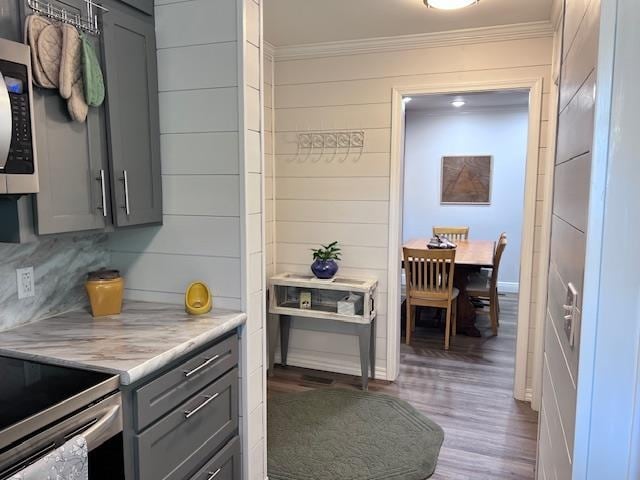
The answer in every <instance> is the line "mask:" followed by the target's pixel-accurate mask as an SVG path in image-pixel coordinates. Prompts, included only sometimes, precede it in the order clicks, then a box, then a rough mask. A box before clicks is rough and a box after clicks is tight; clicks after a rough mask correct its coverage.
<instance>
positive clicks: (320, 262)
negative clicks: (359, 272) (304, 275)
mask: <svg viewBox="0 0 640 480" xmlns="http://www.w3.org/2000/svg"><path fill="white" fill-rule="evenodd" d="M311 251H312V252H313V263H312V264H311V271H312V272H313V274H314V275H315V276H316V277H317V278H320V279H323V280H328V279H330V278H333V277H334V275H335V274H336V273H338V264H337V263H336V260H341V258H340V247H339V246H338V242H337V241H335V242H331V243H330V244H329V245H321V246H320V248H317V249H312V250H311Z"/></svg>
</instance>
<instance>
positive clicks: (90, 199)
mask: <svg viewBox="0 0 640 480" xmlns="http://www.w3.org/2000/svg"><path fill="white" fill-rule="evenodd" d="M22 6H23V16H24V15H30V14H31V13H32V12H31V10H30V8H29V7H28V5H27V1H26V0H25V1H24V2H23V4H22ZM64 7H65V8H66V9H67V10H68V11H70V12H77V13H80V14H82V13H83V12H84V7H85V2H84V1H83V0H65V2H64ZM21 23H22V24H24V22H21ZM89 38H91V41H92V42H93V45H94V47H96V48H97V53H98V54H99V52H100V49H99V39H98V38H96V37H89ZM33 101H34V116H35V124H36V128H35V133H36V146H37V151H38V167H39V175H40V193H39V194H38V195H37V196H36V202H35V211H36V227H37V228H36V230H37V232H38V233H39V234H49V233H61V232H72V231H79V230H94V229H102V228H105V226H106V225H107V223H108V222H109V215H110V212H109V207H108V202H109V191H108V188H109V186H108V178H109V177H108V175H109V173H108V170H107V168H108V163H107V160H108V159H107V136H106V123H105V118H104V107H100V108H91V109H90V110H89V115H88V117H87V120H86V122H85V123H78V122H74V121H72V120H71V117H70V116H69V113H68V109H67V101H66V100H64V99H62V98H61V97H60V95H59V93H58V91H57V90H47V89H43V88H39V87H36V88H34V90H33ZM103 176H104V178H105V180H106V182H105V185H104V188H103V183H102V177H103ZM103 200H105V201H106V204H107V209H106V210H105V209H104V208H103Z"/></svg>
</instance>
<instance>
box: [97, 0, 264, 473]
mask: <svg viewBox="0 0 640 480" xmlns="http://www.w3.org/2000/svg"><path fill="white" fill-rule="evenodd" d="M261 9H262V7H261V5H260V3H259V2H258V1H257V0H185V1H180V2H173V1H169V0H156V6H155V14H156V36H157V46H158V77H159V90H160V93H159V96H160V129H161V155H162V181H163V202H164V217H163V225H162V226H161V227H151V228H138V229H128V230H125V231H118V232H115V233H113V234H111V235H110V242H109V246H110V250H111V252H112V257H113V263H114V264H115V265H116V266H117V267H118V268H120V269H121V270H122V271H123V272H124V275H125V278H126V296H127V298H132V299H140V300H151V301H160V302H175V303H182V302H183V301H184V297H183V295H184V291H185V289H186V287H187V286H188V284H189V283H190V282H192V281H195V280H203V281H205V282H206V283H207V284H208V285H209V287H210V288H211V290H212V292H213V295H214V306H215V307H216V308H220V307H222V308H234V309H242V310H245V311H246V312H247V316H248V320H247V325H246V327H245V329H244V330H243V333H242V356H241V373H240V374H241V377H242V378H241V385H242V392H241V401H242V406H241V409H240V413H241V419H240V421H241V429H242V431H243V432H244V437H243V477H244V478H245V479H250V480H264V478H265V476H266V440H265V439H266V436H265V424H266V415H265V411H266V402H265V398H266V384H265V382H264V378H265V374H264V365H265V361H264V358H265V335H264V308H263V305H264V298H263V296H264V275H263V252H264V241H263V229H264V226H263V221H262V211H263V205H262V204H263V201H262V198H263V196H262V170H263V165H262V164H263V159H262V133H261V128H262V120H261V118H262V110H261V91H262V85H263V79H262V62H261V58H262V53H261ZM204 21H206V25H205V24H203V22H204ZM198 25H200V26H201V27H202V28H196V27H197V26H198ZM185 26H189V27H188V28H186V27H185Z"/></svg>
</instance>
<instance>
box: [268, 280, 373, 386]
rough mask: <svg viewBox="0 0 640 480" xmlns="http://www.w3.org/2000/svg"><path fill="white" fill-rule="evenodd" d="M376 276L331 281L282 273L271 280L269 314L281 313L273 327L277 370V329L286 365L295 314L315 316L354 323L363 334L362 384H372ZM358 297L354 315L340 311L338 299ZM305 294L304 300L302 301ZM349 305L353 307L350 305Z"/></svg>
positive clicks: (271, 357) (271, 337)
mask: <svg viewBox="0 0 640 480" xmlns="http://www.w3.org/2000/svg"><path fill="white" fill-rule="evenodd" d="M377 288H378V281H377V280H375V279H352V278H343V277H335V278H333V279H332V280H330V281H327V280H318V279H316V278H315V277H313V276H311V275H301V274H294V273H281V274H279V275H276V276H274V277H271V278H270V279H269V313H271V314H273V315H278V317H279V321H278V322H277V323H276V324H274V325H270V326H269V327H270V328H269V366H270V371H271V372H273V363H274V358H275V346H276V341H277V330H278V328H279V329H280V352H281V360H282V362H281V363H282V365H283V366H286V364H287V352H288V347H289V330H290V326H291V318H292V317H306V318H315V319H318V320H321V321H335V322H341V323H349V324H353V325H354V327H355V333H356V334H357V335H358V337H359V346H360V363H361V368H362V387H363V389H364V390H366V389H367V387H368V377H369V375H368V373H369V370H371V377H372V378H374V372H375V339H376V335H375V323H376V322H375V319H376V309H375V300H374V299H375V294H376V289H377ZM354 295H355V296H356V297H357V300H358V301H357V302H354V303H353V310H354V312H353V314H345V313H343V312H340V313H338V302H341V301H344V300H345V298H346V297H349V296H354ZM301 296H303V300H302V301H301ZM360 300H361V301H362V303H360ZM347 307H350V306H349V305H347Z"/></svg>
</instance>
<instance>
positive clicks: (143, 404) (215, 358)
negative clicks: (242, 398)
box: [134, 335, 238, 430]
mask: <svg viewBox="0 0 640 480" xmlns="http://www.w3.org/2000/svg"><path fill="white" fill-rule="evenodd" d="M237 364H238V336H237V335H233V336H232V337H229V338H227V339H226V340H223V341H222V342H220V343H218V344H217V345H214V346H213V347H211V348H208V349H206V350H205V351H203V352H202V353H200V354H197V355H195V356H193V357H192V358H190V359H189V360H187V361H186V362H184V363H182V364H181V365H179V366H177V367H176V368H174V369H173V370H171V371H169V372H167V373H165V374H164V375H162V376H160V377H158V378H156V379H155V380H153V381H151V382H149V383H147V384H146V385H144V386H142V387H140V388H139V389H137V390H136V391H135V393H134V402H135V408H136V412H137V413H136V429H137V430H142V429H144V428H145V427H147V426H148V425H149V424H151V423H152V422H154V421H155V420H157V419H158V418H160V417H161V416H162V415H164V414H166V413H167V412H169V411H170V410H172V409H173V408H175V407H176V406H177V405H179V404H180V403H182V402H184V401H185V400H186V399H187V398H189V397H191V396H192V395H194V394H195V393H196V392H198V390H200V389H201V388H203V387H205V386H206V385H208V384H210V383H211V382H213V381H214V380H216V379H217V378H218V377H220V376H221V375H222V374H223V373H225V372H227V371H229V370H230V369H232V368H233V367H235V366H236V365H237Z"/></svg>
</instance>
